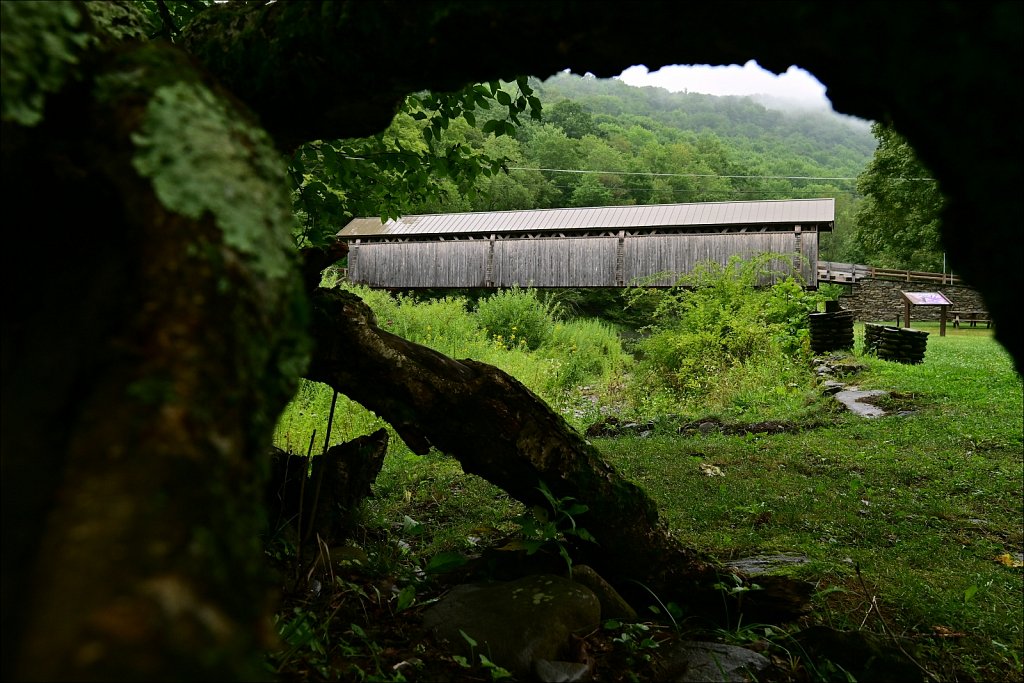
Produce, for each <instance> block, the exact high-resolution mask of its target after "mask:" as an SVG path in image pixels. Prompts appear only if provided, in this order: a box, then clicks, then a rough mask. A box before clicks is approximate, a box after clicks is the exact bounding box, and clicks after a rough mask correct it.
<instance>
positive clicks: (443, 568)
mask: <svg viewBox="0 0 1024 683" xmlns="http://www.w3.org/2000/svg"><path fill="white" fill-rule="evenodd" d="M468 561H469V560H467V559H466V558H465V556H463V555H462V553H457V552H454V551H446V552H443V553H438V554H437V555H434V556H433V557H432V558H430V562H428V563H427V566H426V567H424V571H425V572H427V573H428V574H441V573H444V572H450V571H452V570H453V569H458V568H459V567H461V566H463V565H464V564H466V562H468Z"/></svg>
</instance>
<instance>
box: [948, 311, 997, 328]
mask: <svg viewBox="0 0 1024 683" xmlns="http://www.w3.org/2000/svg"><path fill="white" fill-rule="evenodd" d="M947 315H948V316H949V317H950V318H952V319H953V327H960V323H967V324H969V325H970V326H971V327H977V326H978V323H985V327H992V316H990V315H989V314H988V311H949V313H947Z"/></svg>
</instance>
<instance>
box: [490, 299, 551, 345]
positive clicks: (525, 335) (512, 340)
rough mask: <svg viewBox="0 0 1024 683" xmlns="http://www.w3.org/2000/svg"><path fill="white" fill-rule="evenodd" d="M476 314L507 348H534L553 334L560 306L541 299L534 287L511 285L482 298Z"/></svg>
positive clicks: (494, 336) (491, 335)
mask: <svg viewBox="0 0 1024 683" xmlns="http://www.w3.org/2000/svg"><path fill="white" fill-rule="evenodd" d="M476 315H477V320H478V322H479V324H480V326H481V327H483V329H484V330H486V332H487V335H488V336H489V337H490V338H491V339H493V340H495V341H497V342H499V343H501V344H502V345H504V346H505V347H506V348H513V347H515V346H519V345H520V344H522V345H525V346H526V348H528V349H529V350H531V351H533V350H536V349H537V348H539V347H540V346H541V344H543V343H544V342H545V341H547V340H548V338H549V337H550V336H551V332H552V330H553V329H554V326H555V319H556V317H557V306H555V305H554V304H553V303H551V302H549V301H542V300H541V298H540V297H539V296H538V295H537V290H535V289H522V288H520V287H512V288H511V289H503V290H501V291H499V292H497V293H496V294H493V295H491V296H489V297H487V298H486V299H481V300H480V301H479V302H478V303H477V307H476Z"/></svg>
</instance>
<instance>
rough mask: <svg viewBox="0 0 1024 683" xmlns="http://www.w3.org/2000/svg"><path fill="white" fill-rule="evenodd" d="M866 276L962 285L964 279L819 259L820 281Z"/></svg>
mask: <svg viewBox="0 0 1024 683" xmlns="http://www.w3.org/2000/svg"><path fill="white" fill-rule="evenodd" d="M864 278H876V279H881V280H902V281H904V282H934V283H937V284H941V285H962V284H964V282H963V280H961V279H960V277H959V276H957V275H954V274H953V273H929V272H923V271H917V270H895V269H892V268H876V267H874V266H864V265H861V264H858V263H839V262H837V261H818V281H819V282H840V283H845V282H848V283H854V282H860V281H861V280H863V279H864Z"/></svg>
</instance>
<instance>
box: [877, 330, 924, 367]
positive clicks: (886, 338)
mask: <svg viewBox="0 0 1024 683" xmlns="http://www.w3.org/2000/svg"><path fill="white" fill-rule="evenodd" d="M927 345H928V333H927V332H925V331H923V330H908V329H906V328H904V329H900V328H898V327H888V326H886V325H872V324H870V323H868V324H865V325H864V353H873V354H875V355H876V356H878V357H879V358H881V359H883V360H891V361H896V362H898V363H908V364H914V365H916V364H917V363H922V362H924V352H925V347H926V346H927Z"/></svg>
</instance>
